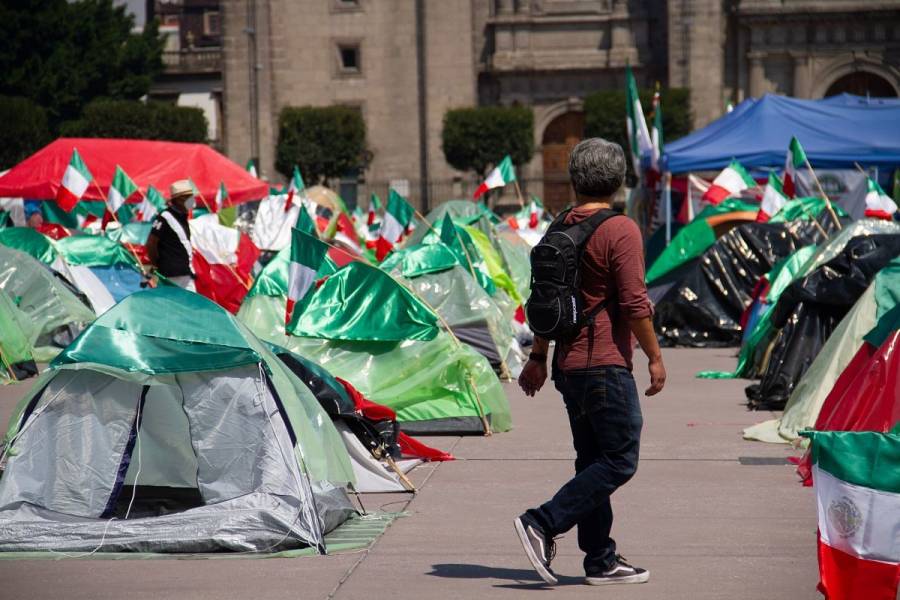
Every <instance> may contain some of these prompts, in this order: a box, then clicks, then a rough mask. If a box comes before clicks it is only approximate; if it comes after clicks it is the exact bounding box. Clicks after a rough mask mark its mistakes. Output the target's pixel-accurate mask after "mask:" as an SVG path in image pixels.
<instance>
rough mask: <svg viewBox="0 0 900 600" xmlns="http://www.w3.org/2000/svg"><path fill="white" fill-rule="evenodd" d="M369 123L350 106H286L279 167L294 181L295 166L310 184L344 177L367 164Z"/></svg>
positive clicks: (280, 121)
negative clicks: (367, 131)
mask: <svg viewBox="0 0 900 600" xmlns="http://www.w3.org/2000/svg"><path fill="white" fill-rule="evenodd" d="M367 154H368V152H367V150H366V123H365V121H363V118H362V115H361V114H360V112H359V110H357V109H355V108H352V107H349V106H324V107H318V106H300V107H296V106H286V107H284V108H283V109H281V114H280V115H279V116H278V147H277V148H276V150H275V168H276V169H278V172H279V173H281V174H282V175H284V176H285V177H288V178H290V176H291V173H292V171H293V169H294V165H297V166H299V167H300V172H301V173H302V174H303V178H304V179H305V180H306V182H307V183H308V184H311V185H314V184H316V183H318V182H320V181H322V180H323V179H324V178H330V177H340V176H341V175H344V174H346V173H347V172H348V171H351V170H353V169H357V168H360V167H362V166H364V163H365V162H366V155H367Z"/></svg>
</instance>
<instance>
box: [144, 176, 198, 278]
mask: <svg viewBox="0 0 900 600" xmlns="http://www.w3.org/2000/svg"><path fill="white" fill-rule="evenodd" d="M193 207H194V188H193V186H192V185H191V182H190V181H188V180H187V179H181V180H179V181H176V182H175V183H173V184H172V185H171V186H169V201H168V208H166V209H165V210H164V211H162V212H161V213H159V214H158V215H157V216H156V219H154V220H153V225H152V227H151V229H150V237H148V238H147V256H148V258H149V259H150V263H151V264H152V265H153V269H154V270H155V271H156V272H157V273H159V274H160V275H163V276H164V277H166V279H168V280H169V281H171V282H172V283H174V284H176V285H178V286H181V287H183V288H184V289H187V290H191V291H192V292H193V291H196V289H195V288H194V268H193V265H192V264H191V254H192V252H191V228H190V225H189V224H188V215H189V213H190V211H191V209H192V208H193Z"/></svg>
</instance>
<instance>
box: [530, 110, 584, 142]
mask: <svg viewBox="0 0 900 600" xmlns="http://www.w3.org/2000/svg"><path fill="white" fill-rule="evenodd" d="M536 112H537V111H536ZM569 112H576V113H584V101H582V99H581V98H569V99H568V100H563V101H562V102H557V103H556V104H551V105H550V106H547V107H546V108H544V109H543V110H541V111H539V112H538V114H537V115H536V117H537V118H536V120H535V124H534V147H535V148H540V147H541V145H542V144H543V142H544V131H546V129H547V127H548V126H549V125H550V123H552V122H553V120H554V119H556V118H557V117H559V116H561V115H564V114H566V113H569Z"/></svg>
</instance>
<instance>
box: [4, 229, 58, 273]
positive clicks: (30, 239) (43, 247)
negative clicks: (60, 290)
mask: <svg viewBox="0 0 900 600" xmlns="http://www.w3.org/2000/svg"><path fill="white" fill-rule="evenodd" d="M0 245H2V246H6V247H7V248H13V249H15V250H19V251H20V252H24V253H25V254H28V255H29V256H32V257H34V258H36V259H37V260H39V261H41V262H42V263H44V264H47V265H49V264H51V263H52V262H53V261H54V260H55V259H56V250H54V248H53V243H52V242H51V241H50V238H48V237H47V236H45V235H44V234H42V233H39V232H38V231H36V230H34V229H31V228H30V227H8V228H7V229H4V230H2V231H0Z"/></svg>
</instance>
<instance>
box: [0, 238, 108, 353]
mask: <svg viewBox="0 0 900 600" xmlns="http://www.w3.org/2000/svg"><path fill="white" fill-rule="evenodd" d="M0 290H2V291H4V292H6V293H7V294H8V295H9V296H10V298H12V299H13V300H14V301H15V303H16V306H18V308H19V310H20V311H22V312H23V313H24V314H25V316H27V317H28V319H29V320H30V321H31V323H32V324H33V325H34V329H35V330H36V331H37V336H36V337H34V338H33V339H32V342H31V343H32V353H33V355H34V359H35V360H36V361H38V362H44V361H48V360H50V359H52V358H53V357H54V356H56V355H57V354H58V353H59V351H60V350H61V349H62V348H63V347H65V346H66V344H68V343H69V342H70V341H71V340H72V338H74V337H75V335H77V334H78V332H79V331H81V328H82V327H83V326H84V324H86V323H89V322H91V321H93V320H94V318H95V316H96V315H95V314H94V312H93V311H92V310H91V309H90V308H88V306H87V304H86V303H85V301H82V300H81V299H80V298H79V297H78V296H76V292H74V291H73V290H72V289H70V288H69V287H68V286H67V285H66V282H65V281H64V280H63V279H62V278H61V277H59V276H58V275H55V274H54V273H53V271H51V270H50V269H49V268H48V267H46V266H45V265H43V264H41V263H40V262H38V261H37V260H35V259H34V258H32V257H31V256H29V255H28V254H25V253H24V252H19V251H18V250H13V249H12V248H8V247H6V246H3V245H2V244H0Z"/></svg>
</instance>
